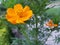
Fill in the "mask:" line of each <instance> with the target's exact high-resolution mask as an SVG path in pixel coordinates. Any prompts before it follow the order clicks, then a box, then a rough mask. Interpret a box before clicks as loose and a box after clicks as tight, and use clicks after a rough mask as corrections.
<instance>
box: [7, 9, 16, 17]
mask: <svg viewBox="0 0 60 45" xmlns="http://www.w3.org/2000/svg"><path fill="white" fill-rule="evenodd" d="M7 14H8V15H9V16H15V15H16V13H15V11H14V10H13V9H12V8H8V9H7Z"/></svg>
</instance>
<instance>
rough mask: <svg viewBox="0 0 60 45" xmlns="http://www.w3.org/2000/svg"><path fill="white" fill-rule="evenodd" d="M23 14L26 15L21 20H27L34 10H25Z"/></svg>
mask: <svg viewBox="0 0 60 45" xmlns="http://www.w3.org/2000/svg"><path fill="white" fill-rule="evenodd" d="M23 15H24V16H23V17H22V18H21V20H23V21H26V20H29V19H30V18H31V17H32V15H33V12H32V10H29V11H28V12H25V13H24V14H23Z"/></svg>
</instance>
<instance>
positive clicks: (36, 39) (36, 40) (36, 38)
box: [35, 15, 38, 45]
mask: <svg viewBox="0 0 60 45" xmlns="http://www.w3.org/2000/svg"><path fill="white" fill-rule="evenodd" d="M35 19H36V20H35V21H36V30H35V31H36V37H35V42H36V45H38V27H37V25H38V21H37V20H38V19H37V15H35Z"/></svg>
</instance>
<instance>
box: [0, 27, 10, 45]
mask: <svg viewBox="0 0 60 45" xmlns="http://www.w3.org/2000/svg"><path fill="white" fill-rule="evenodd" d="M0 45H10V43H9V39H8V31H7V29H6V27H3V28H0Z"/></svg>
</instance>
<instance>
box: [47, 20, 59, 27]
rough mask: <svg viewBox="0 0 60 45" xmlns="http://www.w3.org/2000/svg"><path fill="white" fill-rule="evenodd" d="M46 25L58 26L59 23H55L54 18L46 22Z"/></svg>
mask: <svg viewBox="0 0 60 45" xmlns="http://www.w3.org/2000/svg"><path fill="white" fill-rule="evenodd" d="M46 26H49V27H50V28H53V27H57V26H58V25H57V24H54V23H53V21H52V20H49V21H48V22H47V23H46Z"/></svg>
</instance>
